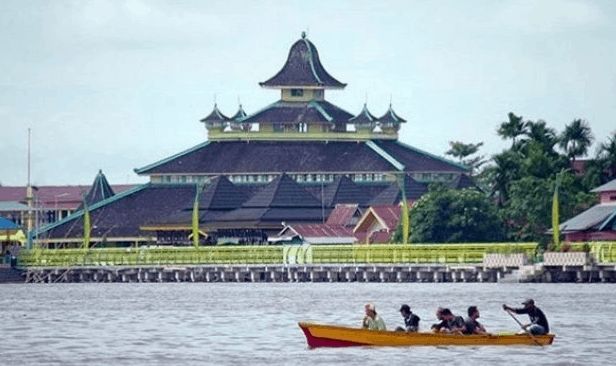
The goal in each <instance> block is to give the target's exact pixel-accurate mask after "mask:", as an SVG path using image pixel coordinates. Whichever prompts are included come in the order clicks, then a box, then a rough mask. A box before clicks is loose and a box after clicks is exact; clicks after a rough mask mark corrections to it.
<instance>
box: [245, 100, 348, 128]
mask: <svg viewBox="0 0 616 366" xmlns="http://www.w3.org/2000/svg"><path fill="white" fill-rule="evenodd" d="M352 116H353V115H352V114H350V113H349V112H347V111H345V110H344V109H342V108H340V107H338V106H336V105H334V104H332V103H330V102H328V101H326V100H313V101H310V102H289V101H282V100H279V101H277V102H275V103H273V104H271V105H269V106H267V107H265V108H264V109H262V110H260V111H258V112H256V113H253V114H252V115H250V116H247V117H245V118H243V119H240V120H239V122H244V123H263V122H273V123H300V122H306V123H335V122H346V121H347V120H348V119H349V118H351V117H352Z"/></svg>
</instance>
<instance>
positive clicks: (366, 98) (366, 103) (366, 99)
mask: <svg viewBox="0 0 616 366" xmlns="http://www.w3.org/2000/svg"><path fill="white" fill-rule="evenodd" d="M367 105H368V92H366V95H365V98H364V107H365V106H367Z"/></svg>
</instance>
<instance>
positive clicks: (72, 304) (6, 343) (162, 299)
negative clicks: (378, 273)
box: [0, 283, 616, 366]
mask: <svg viewBox="0 0 616 366" xmlns="http://www.w3.org/2000/svg"><path fill="white" fill-rule="evenodd" d="M0 291H1V292H2V297H1V298H0V309H1V311H2V320H1V321H0V334H1V337H2V339H1V340H0V364H2V365H30V364H37V365H207V364H212V365H332V364H348V365H362V366H363V365H383V364H387V365H388V366H393V365H408V364H410V363H414V364H420V365H425V364H440V363H446V364H454V365H475V366H477V365H486V364H516V365H529V364H542V365H543V364H551V365H588V364H597V365H598V364H612V363H613V359H614V356H615V355H616V347H615V345H616V317H615V316H614V314H616V285H613V284H486V283H483V284H479V283H473V284H460V283H445V284H421V283H409V284H392V283H386V284H378V283H279V284H276V283H255V284H237V283H236V284H234V283H220V284H218V283H214V284H212V283H178V284H171V283H164V284H54V285H2V286H0ZM526 297H532V298H534V299H535V301H536V304H537V305H538V306H539V307H540V308H542V309H543V311H544V312H545V313H546V315H547V317H548V320H549V321H550V325H551V327H552V331H553V332H554V333H556V339H555V341H554V344H553V345H552V346H548V347H543V348H541V347H529V346H525V347H415V348H370V347H358V348H355V347H353V348H344V349H339V348H338V349H315V350H310V349H308V348H307V347H306V342H305V338H304V335H303V334H302V332H301V330H300V329H299V328H298V326H297V322H298V321H299V320H310V321H317V322H324V323H334V324H344V325H358V324H360V321H361V318H362V316H363V305H364V303H366V302H372V303H374V304H375V305H376V307H377V311H378V312H379V313H380V314H381V315H382V317H383V318H384V320H385V322H386V323H387V326H388V328H394V327H395V326H397V325H400V324H401V317H400V314H399V313H398V311H397V310H398V309H399V307H400V304H401V303H408V304H409V305H411V308H412V309H413V311H414V312H415V313H416V314H418V315H419V316H420V317H421V318H422V324H421V325H422V328H423V329H426V328H428V327H429V325H430V324H432V323H434V322H435V321H436V320H435V319H434V310H435V309H436V308H437V307H438V306H448V307H450V308H451V309H452V310H453V311H454V313H459V314H461V315H465V313H466V308H467V306H469V305H477V306H478V307H479V309H480V312H481V319H480V321H481V322H482V323H483V324H484V325H485V326H486V328H487V329H488V330H489V331H491V332H498V331H516V330H518V326H517V324H516V323H515V322H514V321H513V320H512V319H511V318H510V317H509V316H508V315H507V314H506V313H505V312H503V311H502V310H501V304H502V303H503V302H507V303H508V304H510V305H516V304H518V303H519V302H521V301H522V300H523V299H524V298H526ZM520 318H521V319H524V320H525V321H526V320H527V317H526V316H520Z"/></svg>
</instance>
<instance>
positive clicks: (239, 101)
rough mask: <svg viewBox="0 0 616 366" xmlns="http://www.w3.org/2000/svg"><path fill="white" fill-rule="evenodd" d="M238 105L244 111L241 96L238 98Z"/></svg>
mask: <svg viewBox="0 0 616 366" xmlns="http://www.w3.org/2000/svg"><path fill="white" fill-rule="evenodd" d="M237 104H239V106H240V109H242V101H241V99H240V96H239V95H238V96H237Z"/></svg>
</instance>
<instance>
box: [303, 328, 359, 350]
mask: <svg viewBox="0 0 616 366" xmlns="http://www.w3.org/2000/svg"><path fill="white" fill-rule="evenodd" d="M300 328H302V331H303V332H304V334H305V335H306V341H308V347H310V348H318V347H354V346H367V345H368V344H365V343H357V342H351V341H342V340H339V339H331V338H320V337H315V336H313V335H312V333H310V329H308V328H307V327H303V326H301V325H300Z"/></svg>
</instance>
